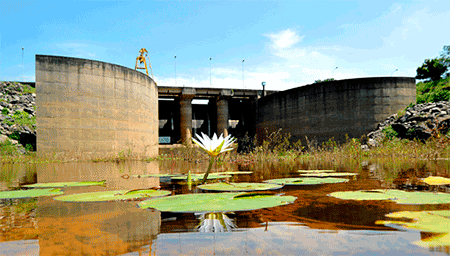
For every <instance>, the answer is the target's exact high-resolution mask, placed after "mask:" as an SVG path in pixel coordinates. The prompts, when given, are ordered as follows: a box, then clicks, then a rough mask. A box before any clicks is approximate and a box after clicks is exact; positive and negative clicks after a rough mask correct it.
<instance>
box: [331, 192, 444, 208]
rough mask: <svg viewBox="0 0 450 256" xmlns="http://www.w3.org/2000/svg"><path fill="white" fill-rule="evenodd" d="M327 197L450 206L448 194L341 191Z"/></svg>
mask: <svg viewBox="0 0 450 256" xmlns="http://www.w3.org/2000/svg"><path fill="white" fill-rule="evenodd" d="M329 196H332V197H336V198H340V199H344V200H391V201H394V202H396V203H397V204H450V194H445V193H433V192H418V191H413V192H407V191H403V190H397V189H374V190H360V191H341V192H333V193H331V194H329Z"/></svg>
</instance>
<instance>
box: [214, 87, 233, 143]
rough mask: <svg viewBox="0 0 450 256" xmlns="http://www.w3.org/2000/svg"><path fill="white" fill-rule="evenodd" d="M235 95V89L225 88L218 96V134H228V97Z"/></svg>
mask: <svg viewBox="0 0 450 256" xmlns="http://www.w3.org/2000/svg"><path fill="white" fill-rule="evenodd" d="M231 96H233V91H232V90H230V89H224V90H222V91H221V92H220V96H219V97H218V98H217V135H218V136H220V134H221V133H223V136H224V137H226V136H228V99H229V98H230V97H231Z"/></svg>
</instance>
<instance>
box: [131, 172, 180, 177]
mask: <svg viewBox="0 0 450 256" xmlns="http://www.w3.org/2000/svg"><path fill="white" fill-rule="evenodd" d="M176 176H184V175H182V174H159V173H158V174H140V175H132V176H131V177H134V178H146V177H158V178H166V177H176Z"/></svg>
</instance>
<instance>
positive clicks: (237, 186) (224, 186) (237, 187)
mask: <svg viewBox="0 0 450 256" xmlns="http://www.w3.org/2000/svg"><path fill="white" fill-rule="evenodd" d="M282 187H283V185H279V184H268V183H248V182H240V183H233V182H219V183H212V184H204V185H200V186H198V188H200V189H203V190H209V191H233V192H244V191H256V190H275V189H280V188H282Z"/></svg>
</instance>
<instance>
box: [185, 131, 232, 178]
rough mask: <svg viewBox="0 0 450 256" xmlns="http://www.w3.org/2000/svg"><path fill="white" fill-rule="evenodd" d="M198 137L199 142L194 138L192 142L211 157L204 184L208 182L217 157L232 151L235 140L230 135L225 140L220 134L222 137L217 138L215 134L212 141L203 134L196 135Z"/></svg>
mask: <svg viewBox="0 0 450 256" xmlns="http://www.w3.org/2000/svg"><path fill="white" fill-rule="evenodd" d="M196 136H197V138H198V140H196V139H194V138H192V141H193V142H194V143H195V144H197V145H198V146H199V147H200V148H201V149H203V150H204V151H205V152H206V153H208V155H209V156H210V160H209V166H208V170H207V171H206V173H205V175H204V176H203V180H202V184H204V183H205V182H206V179H208V175H209V172H210V171H211V168H212V166H213V164H214V160H215V159H216V156H218V155H219V154H220V153H223V152H226V151H229V150H232V149H233V148H231V147H230V146H231V145H232V144H233V142H234V138H233V137H231V136H230V135H228V136H227V137H225V138H224V137H223V135H222V134H220V137H217V135H216V134H215V133H214V135H213V137H212V138H211V139H210V138H209V137H208V136H207V135H206V134H204V133H203V132H202V136H200V135H198V134H196Z"/></svg>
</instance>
